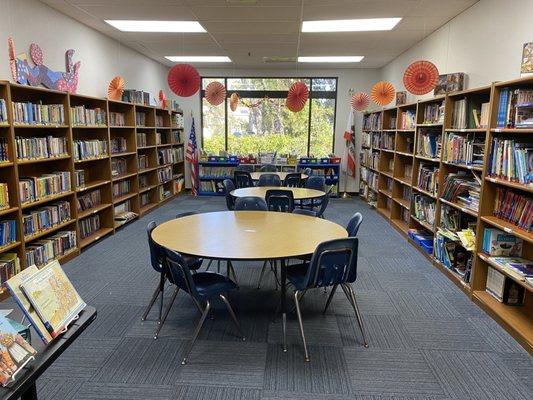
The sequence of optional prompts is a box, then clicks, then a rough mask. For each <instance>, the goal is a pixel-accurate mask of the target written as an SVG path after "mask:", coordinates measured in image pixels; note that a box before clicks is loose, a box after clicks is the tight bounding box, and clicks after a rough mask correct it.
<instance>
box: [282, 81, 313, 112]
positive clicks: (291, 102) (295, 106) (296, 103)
mask: <svg viewBox="0 0 533 400" xmlns="http://www.w3.org/2000/svg"><path fill="white" fill-rule="evenodd" d="M308 98H309V89H308V88H307V85H306V84H305V83H303V82H300V81H299V82H295V83H294V84H293V85H292V86H291V88H290V89H289V93H288V94H287V100H286V101H285V104H286V106H287V108H288V109H289V110H291V111H292V112H299V111H302V110H303V108H304V106H305V103H307V99H308Z"/></svg>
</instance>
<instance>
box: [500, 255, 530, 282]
mask: <svg viewBox="0 0 533 400" xmlns="http://www.w3.org/2000/svg"><path fill="white" fill-rule="evenodd" d="M489 260H490V261H492V262H494V263H495V264H497V265H499V266H500V267H502V268H503V269H505V270H506V271H509V270H512V271H513V272H514V273H515V274H512V275H513V276H516V275H518V278H519V279H521V280H522V279H524V278H526V277H528V278H529V277H533V262H531V261H530V260H526V259H524V258H520V257H489Z"/></svg>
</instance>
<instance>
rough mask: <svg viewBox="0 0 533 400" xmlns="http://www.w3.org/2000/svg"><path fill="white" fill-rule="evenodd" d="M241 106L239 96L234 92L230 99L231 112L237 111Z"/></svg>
mask: <svg viewBox="0 0 533 400" xmlns="http://www.w3.org/2000/svg"><path fill="white" fill-rule="evenodd" d="M238 105H239V95H238V94H237V93H235V92H233V93H232V94H231V96H230V98H229V108H230V109H231V111H235V110H236V109H237V106H238Z"/></svg>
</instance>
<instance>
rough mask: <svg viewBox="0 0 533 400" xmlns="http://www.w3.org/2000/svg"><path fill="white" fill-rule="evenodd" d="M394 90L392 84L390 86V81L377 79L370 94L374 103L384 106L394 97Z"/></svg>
mask: <svg viewBox="0 0 533 400" xmlns="http://www.w3.org/2000/svg"><path fill="white" fill-rule="evenodd" d="M394 92H395V90H394V86H392V83H390V82H386V81H379V82H378V83H376V84H375V85H374V86H373V87H372V90H371V91H370V95H371V96H372V100H374V102H376V104H379V105H380V106H386V105H387V104H389V103H390V102H391V101H392V100H393V99H394Z"/></svg>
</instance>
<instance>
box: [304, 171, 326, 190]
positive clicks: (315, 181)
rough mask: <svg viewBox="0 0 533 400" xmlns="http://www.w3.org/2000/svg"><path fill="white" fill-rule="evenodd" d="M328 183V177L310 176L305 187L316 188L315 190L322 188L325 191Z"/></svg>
mask: <svg viewBox="0 0 533 400" xmlns="http://www.w3.org/2000/svg"><path fill="white" fill-rule="evenodd" d="M325 184H326V178H324V177H323V176H318V175H314V176H310V177H309V178H307V181H306V182H305V187H306V188H307V189H315V190H321V191H324V185H325Z"/></svg>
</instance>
